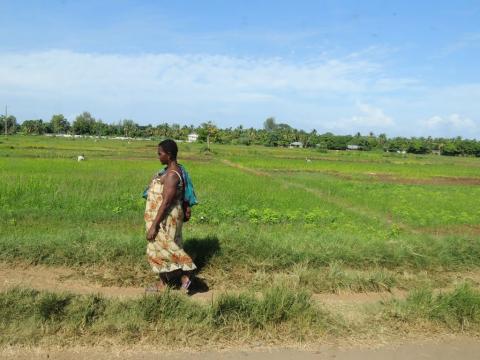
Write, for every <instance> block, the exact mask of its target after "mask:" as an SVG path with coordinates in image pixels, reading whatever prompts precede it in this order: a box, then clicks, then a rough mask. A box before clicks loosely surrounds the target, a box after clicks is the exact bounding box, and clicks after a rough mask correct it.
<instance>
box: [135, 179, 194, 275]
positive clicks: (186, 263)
mask: <svg viewBox="0 0 480 360" xmlns="http://www.w3.org/2000/svg"><path fill="white" fill-rule="evenodd" d="M172 171H174V170H172ZM174 172H175V173H176V174H177V175H178V177H179V179H180V182H179V184H178V187H177V191H176V193H175V197H174V200H173V201H172V204H171V206H170V208H169V209H167V216H166V217H165V219H164V220H163V221H162V222H161V223H160V226H159V230H158V233H157V236H156V237H155V240H154V241H151V242H150V241H149V242H148V245H147V258H148V262H149V264H150V266H151V267H152V270H153V272H154V273H156V274H161V273H168V272H171V271H175V270H178V269H181V270H183V271H192V270H195V269H196V268H197V267H196V266H195V264H194V263H193V261H192V258H191V257H190V256H188V254H187V253H186V252H185V251H184V250H183V248H182V247H183V244H182V226H183V216H184V215H183V209H182V201H183V181H182V177H181V176H180V174H178V173H177V172H176V171H174ZM166 174H167V173H165V174H163V175H162V176H155V177H154V178H153V180H152V182H151V183H150V186H149V190H148V196H147V204H146V208H145V215H144V218H145V227H146V229H147V231H148V230H149V229H150V227H151V226H152V222H153V221H154V219H155V217H156V215H157V212H158V209H159V208H160V205H161V204H162V201H163V182H164V178H165V176H166Z"/></svg>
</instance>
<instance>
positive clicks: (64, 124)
mask: <svg viewBox="0 0 480 360" xmlns="http://www.w3.org/2000/svg"><path fill="white" fill-rule="evenodd" d="M50 127H51V129H52V132H53V133H54V134H65V133H66V132H68V130H69V129H70V123H69V122H68V120H67V119H66V118H65V116H63V115H62V114H57V115H53V116H52V119H51V120H50Z"/></svg>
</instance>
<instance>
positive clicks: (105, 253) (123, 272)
mask: <svg viewBox="0 0 480 360" xmlns="http://www.w3.org/2000/svg"><path fill="white" fill-rule="evenodd" d="M212 150H213V151H211V152H206V151H205V150H204V146H203V145H201V144H180V152H179V161H180V162H181V163H182V164H184V165H185V166H186V167H187V168H188V170H189V172H190V174H191V176H192V178H193V182H194V184H195V187H196V191H197V195H198V198H199V201H200V204H199V205H198V206H196V207H194V209H193V218H192V220H191V221H190V222H189V223H188V224H186V225H185V227H184V239H185V248H186V250H187V251H188V252H189V253H190V254H191V255H192V256H193V257H194V258H195V261H196V262H197V264H198V265H199V267H200V272H199V276H200V277H202V278H203V279H204V280H205V281H206V283H207V284H208V286H209V287H210V289H212V290H217V289H219V290H223V289H237V290H241V291H258V290H262V291H263V289H264V288H265V287H268V286H269V285H271V284H278V283H282V284H283V285H285V284H286V285H288V286H293V287H294V288H295V289H299V291H307V292H309V293H331V292H338V291H347V290H348V291H353V292H364V291H385V290H391V289H394V288H397V289H404V290H407V291H412V292H413V293H414V294H417V293H418V291H420V290H419V289H426V288H428V289H434V288H454V287H455V286H457V285H458V283H459V279H460V280H461V281H463V280H464V278H465V277H466V275H465V274H472V273H476V272H477V273H478V270H479V266H480V227H479V225H478V224H480V202H479V201H478V199H479V198H480V187H479V186H478V185H479V184H480V162H479V160H478V159H475V158H449V157H440V156H435V155H428V156H417V155H407V156H405V155H398V154H389V153H370V152H368V153H365V152H328V153H325V152H319V151H316V150H308V149H278V148H264V147H246V146H222V145H214V146H213V147H212ZM79 154H84V155H85V157H86V161H83V162H77V161H76V157H77V155H79ZM306 159H309V160H310V161H307V160H306ZM159 168H160V163H159V162H158V160H157V159H156V142H154V141H133V140H132V141H129V142H127V141H119V140H106V139H74V140H73V139H63V138H47V137H23V136H14V137H8V138H5V137H2V138H1V139H0V173H1V176H0V239H1V242H0V260H1V261H3V262H5V263H9V264H12V265H15V264H24V265H25V264H27V265H29V264H30V265H34V264H46V265H52V266H59V265H62V266H68V267H71V268H73V269H76V270H78V272H79V273H80V274H82V275H84V276H86V277H90V278H92V279H93V280H96V281H100V282H102V283H104V284H116V285H121V286H130V285H137V286H143V285H145V284H147V283H150V282H152V281H153V279H154V278H153V275H152V274H151V273H150V270H149V267H148V265H147V263H146V258H145V246H146V240H145V235H144V232H145V229H144V222H143V210H144V205H145V203H144V200H143V199H142V198H141V194H142V192H143V189H144V187H145V185H146V184H147V183H148V182H149V179H150V178H151V176H152V175H153V174H154V173H155V171H157V170H158V169H159ZM92 269H95V271H91V270H92ZM99 269H100V271H99ZM101 274H104V275H101ZM107 275H108V276H107ZM479 278H480V277H476V276H470V278H469V280H468V282H469V283H470V286H473V287H477V286H478V282H477V280H476V279H479ZM283 285H282V286H283ZM462 289H463V288H462ZM469 289H470V288H469ZM15 291H16V292H15ZM15 291H14V292H13V293H5V294H3V295H2V296H3V298H2V299H3V300H1V299H0V300H1V301H4V302H5V301H10V300H8V299H10V298H9V296H10V297H12V296H17V297H19V298H22V299H23V300H22V301H24V302H26V303H28V301H31V302H32V304H33V303H36V302H38V301H40V300H38V299H40V298H41V296H47V295H39V294H37V293H32V292H28V291H27V292H21V291H19V290H15ZM422 291H423V290H422ZM429 291H431V290H429ZM457 291H460V290H457ZM468 291H473V292H474V295H472V296H473V297H474V299H475V301H477V300H478V299H477V298H478V294H477V293H476V292H475V290H471V289H470V290H468ZM12 294H13V295H12ZM422 294H423V295H421V296H423V297H421V296H420V295H418V296H417V297H416V298H415V297H414V298H413V300H409V302H408V301H407V302H406V303H402V304H401V305H398V304H387V305H385V307H386V308H385V309H384V310H383V311H384V312H385V317H386V318H389V319H391V317H397V318H398V317H399V316H400V317H402V318H403V319H407V320H408V319H411V318H413V317H415V314H417V313H418V312H417V313H416V312H415V311H416V310H415V309H414V307H415V304H417V303H422V301H423V303H422V304H424V305H421V304H420V305H418V306H419V307H421V306H426V305H425V304H426V302H428V301H430V302H434V301H440V302H441V301H443V300H441V299H440V300H439V299H437V298H435V296H434V295H432V294H431V292H430V293H428V292H427V295H425V292H424V293H422ZM428 294H430V295H429V296H430V298H428ZM462 294H463V293H462ZM468 294H470V293H468ZM242 296H243V295H242ZM432 296H433V297H432ZM26 298H29V299H30V300H28V301H27V300H25V299H26ZM242 299H243V298H242V297H241V296H240V298H238V299H237V298H235V299H234V300H231V302H232V304H233V305H231V306H233V307H234V308H235V307H237V306H240V309H244V308H243V307H242V306H243V305H238V304H237V302H239V303H240V304H244V303H246V304H247V305H245V306H247V307H246V308H245V309H246V310H245V309H244V310H241V311H246V313H245V314H247V315H242V313H241V311H240V310H238V311H240V315H238V314H237V315H235V316H239V317H240V318H242V317H244V318H245V319H243V320H245V323H242V324H243V325H245V324H247V325H245V326H247V327H250V328H255V329H257V328H258V326H259V325H258V324H257V323H256V322H255V321H256V320H255V321H254V320H252V316H253V315H251V313H250V312H252V311H259V310H258V309H257V307H258V306H261V304H260V303H257V302H258V301H257V300H252V299H251V298H247V299H246V300H245V299H243V300H242ZM442 299H444V298H442ZM227 300H228V299H227ZM227 300H222V301H226V302H227V305H228V301H227ZM69 301H71V302H73V303H81V304H83V303H85V302H88V301H93V300H91V299H90V300H89V299H83V298H82V299H77V298H72V299H70V300H69ZM102 301H103V300H102ZM302 301H303V300H302ZM305 301H306V300H305ZM475 301H474V303H475ZM477 302H478V301H477ZM102 304H103V303H102ZM105 304H106V303H105ZM105 304H103V305H102V306H103V307H105V308H109V309H110V308H111V309H113V310H111V312H110V313H109V314H110V315H109V316H110V318H108V319H106V320H105V324H107V323H108V322H109V321H114V320H112V319H114V318H115V317H116V316H117V315H118V314H116V313H115V311H117V310H118V309H117V308H115V306H127V307H128V306H130V307H131V308H132V309H133V310H132V311H133V313H135V314H134V315H132V316H134V317H138V316H140V315H141V314H140V313H139V314H140V315H138V314H137V313H136V312H135V311H137V312H138V311H140V310H138V309H139V306H140V305H139V304H138V303H129V304H127V305H125V304H124V305H118V304H117V305H115V306H114V305H112V304H110V303H108V304H106V305H105ZM182 304H183V302H182ZM259 304H260V305H259ZM442 304H443V303H442ZM475 304H477V303H475ZM227 305H225V306H227ZM477 305H478V304H477ZM477 305H475V306H477ZM9 306H10V305H9ZM11 306H12V309H13V310H11V311H16V310H14V309H15V307H14V306H13V305H11ZM25 306H27V305H25ZM28 306H30V305H28ZM31 306H34V305H31ZM35 306H37V305H35ZM79 306H80V305H79ZM82 306H83V305H82ZM85 306H86V305H85ZM149 306H150V305H149ZM182 306H183V305H182ZM185 306H186V305H185ZM212 306H213V307H212V308H209V309H204V308H201V309H200V308H199V309H196V308H195V309H196V310H195V309H193V310H192V309H191V311H192V312H193V313H194V314H193V315H192V316H196V317H199V319H201V320H199V321H200V323H201V324H203V325H201V326H203V327H198V328H195V329H190V330H189V331H203V330H202V329H210V330H209V331H211V328H210V327H209V326H214V325H215V324H216V323H215V321H223V320H222V319H224V317H222V316H223V315H222V316H220V315H218V314H219V313H218V307H219V306H220V305H219V304H216V305H212ZM228 306H230V305H228ZM228 306H227V307H228ZM305 306H306V305H305ZM249 307H251V308H252V309H250V308H249ZM307 308H308V309H307ZM447 308H448V306H447V305H445V307H444V309H443V311H444V314H443V313H442V314H443V315H442V316H444V317H445V318H448V319H451V316H450V315H451V314H450V315H449V314H447V312H448V311H447V310H448V309H447ZM305 309H307V310H305V311H306V313H308V314H309V315H308V316H307V317H306V318H308V319H312V315H311V314H312V311H314V312H315V311H319V310H318V309H317V310H309V309H310V308H309V307H308V306H307V307H306V308H305ZM445 309H447V310H445ZM19 311H20V310H19ZM22 311H23V310H22ZM69 311H70V310H69ZM72 311H73V310H72ZM82 311H83V310H82ZM112 311H113V312H112ZM215 311H217V312H215ZM235 311H237V310H235ZM282 311H283V310H282ZM302 311H303V310H302ZM478 313H480V309H478V308H475V310H474V313H473V315H472V314H467V315H468V316H469V319H470V318H473V319H474V320H475V321H477V320H478V316H479V314H478ZM142 314H143V313H142ZM215 314H216V315H215ZM249 314H250V315H249ZM302 314H303V313H302ZM392 314H393V315H392ZM412 314H413V315H412ZM9 316H10V315H9ZM72 316H73V315H72ZM75 316H77V315H75ZM118 316H119V315H118ZM141 316H147V315H141ZM148 316H149V315H148ZM155 316H156V315H155ZM159 316H160V315H159ZM215 316H220V317H219V318H216V317H215ZM299 316H300V315H299ZM301 316H304V315H301ZM325 316H326V315H325ZM329 316H330V315H329ZM329 316H326V317H324V318H322V319H324V320H322V321H321V324H320V325H318V324H319V323H315V324H317V325H318V328H319V329H320V328H321V329H323V330H325V329H333V328H335V329H342V328H344V325H342V324H341V323H340V322H338V323H335V324H333V323H332V321H333V320H331V318H330V317H329ZM422 316H423V317H424V318H428V319H434V318H435V315H434V314H431V313H428V312H426V310H425V311H424V312H423V313H422ZM173 318H175V316H173V315H172V319H173ZM294 318H295V315H292V317H288V319H287V320H285V321H286V322H287V323H289V324H290V323H292V324H293V323H295V321H297V320H298V319H297V320H295V319H294ZM62 319H63V318H62ZM175 319H176V318H175ZM212 319H213V320H212ZM215 319H216V320H215ZM292 319H293V320H292ZM325 319H327V320H325ZM328 319H330V320H328ZM435 319H436V318H435ZM37 320H38V319H37ZM37 320H35V321H37ZM243 320H242V321H243ZM437 320H438V319H437ZM31 321H33V323H32V324H34V323H35V322H34V320H31ZM38 321H40V320H38ZM55 321H57V320H55ZM58 321H60V320H58ZM58 321H57V322H58ZM61 321H64V320H61ZM61 321H60V322H61ZM132 321H133V320H132ZM139 321H140V320H139ZM141 321H144V320H141ZM155 321H156V320H155ZM182 321H183V320H182ZM212 321H213V323H212ZM308 321H310V320H308ZM312 321H313V320H312ZM432 321H433V320H432ZM448 321H450V322H451V321H453V320H448ZM448 321H446V320H445V322H448ZM459 321H461V320H459ZM475 321H473V320H472V321H471V322H472V323H475ZM102 324H103V323H102ZM105 324H103V325H105ZM122 324H123V323H122ZM212 324H214V325H212ZM262 324H263V325H261V326H260V327H262V326H263V327H265V326H266V327H269V326H270V325H269V324H268V322H267V323H262ZM265 324H266V325H265ZM312 324H313V323H312ZM332 324H333V325H332ZM103 325H102V326H103ZM107 325H108V324H107ZM107 325H105V326H107ZM137 325H138V324H137ZM137 325H135V326H137ZM224 325H225V324H224ZM243 325H242V326H243ZM297 325H298V324H297ZM297 325H292V326H294V327H295V326H297ZM317 325H315V326H317ZM3 326H4V329H7V328H8V329H11V327H12V326H13V325H12V324H11V323H4V325H3ZM32 326H33V325H32ZM65 326H67V327H68V326H70V325H68V324H66V325H65ZM99 326H100V325H99ZM122 326H123V325H122ZM125 326H126V325H125ZM129 326H130V325H129ZM132 326H134V325H132ZM138 326H140V325H138ZM199 326H200V325H199ZM222 326H223V325H222ZM225 326H226V325H225ZM312 326H313V325H312ZM297 327H298V326H297ZM122 329H123V328H122ZM323 330H322V331H323ZM92 331H93V330H92ZM205 331H206V330H205ZM325 331H327V330H325ZM328 331H330V330H328ZM127 332H128V331H127ZM301 334H303V333H301ZM303 335H305V334H303ZM303 335H302V336H303ZM72 336H73V335H72ZM305 336H306V335H305Z"/></svg>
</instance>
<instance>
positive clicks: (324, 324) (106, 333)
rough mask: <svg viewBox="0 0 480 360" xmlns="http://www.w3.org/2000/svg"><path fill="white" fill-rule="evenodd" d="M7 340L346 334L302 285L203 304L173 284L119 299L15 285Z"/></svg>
mask: <svg viewBox="0 0 480 360" xmlns="http://www.w3.org/2000/svg"><path fill="white" fill-rule="evenodd" d="M0 305H1V306H0V329H1V332H2V337H1V338H0V342H1V345H46V344H58V345H67V344H69V343H73V342H74V343H75V344H76V345H79V344H92V343H94V344H102V343H103V344H107V343H110V344H111V343H136V342H142V343H154V344H155V345H157V346H162V345H163V346H167V345H171V344H177V345H179V346H180V345H189V346H198V347H202V346H203V347H211V346H225V345H227V344H248V343H253V342H254V341H259V340H265V341H266V342H267V343H285V342H286V343H291V342H302V341H306V340H314V339H318V338H321V337H325V336H330V335H337V334H340V333H344V334H345V333H348V331H349V330H348V328H347V327H346V325H345V323H344V322H343V320H342V319H341V317H339V316H338V315H336V316H335V317H333V316H332V315H331V314H330V313H329V312H328V311H326V310H324V309H322V307H321V306H320V305H319V304H316V303H314V302H313V301H312V300H311V298H310V296H309V295H308V294H307V293H305V292H303V291H296V290H292V289H287V288H285V287H273V288H269V289H266V290H265V291H264V293H263V294H262V295H261V296H253V295H250V294H248V293H240V294H235V295H233V294H225V295H223V296H221V297H219V298H218V299H217V300H215V301H214V302H213V303H212V304H208V305H200V304H199V303H196V302H194V301H192V300H190V299H188V298H187V297H185V296H183V295H179V294H176V293H174V292H172V291H167V292H165V293H163V294H160V295H149V296H144V297H143V298H140V299H135V300H128V301H119V300H112V299H105V298H102V297H100V296H98V295H89V296H85V295H82V296H80V295H73V294H67V293H64V294H56V293H49V292H38V291H35V290H31V289H20V288H14V289H11V290H9V291H6V292H3V293H0Z"/></svg>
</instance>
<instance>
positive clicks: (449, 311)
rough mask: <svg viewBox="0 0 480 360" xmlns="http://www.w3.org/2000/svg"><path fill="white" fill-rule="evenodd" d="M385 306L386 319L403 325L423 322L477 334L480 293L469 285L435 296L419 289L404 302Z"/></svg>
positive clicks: (429, 291)
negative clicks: (387, 317)
mask: <svg viewBox="0 0 480 360" xmlns="http://www.w3.org/2000/svg"><path fill="white" fill-rule="evenodd" d="M388 306H391V309H390V310H389V311H388V312H387V313H388V316H390V317H394V318H398V319H400V320H401V321H404V322H416V321H422V320H423V321H425V320H426V321H430V322H433V323H436V324H439V325H442V326H446V327H448V328H450V329H451V330H461V331H466V330H469V329H472V330H476V331H478V330H480V292H479V291H478V289H475V288H472V286H471V285H469V284H468V283H462V284H460V285H458V286H457V287H456V288H455V289H454V290H453V291H450V292H441V293H437V294H436V293H434V292H433V291H432V290H431V289H426V288H421V289H418V290H415V291H413V292H412V293H411V294H410V295H409V296H408V298H407V299H406V300H405V301H393V302H391V303H390V304H388Z"/></svg>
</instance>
